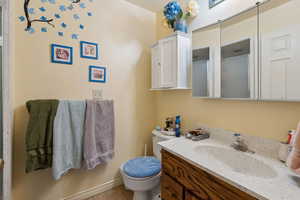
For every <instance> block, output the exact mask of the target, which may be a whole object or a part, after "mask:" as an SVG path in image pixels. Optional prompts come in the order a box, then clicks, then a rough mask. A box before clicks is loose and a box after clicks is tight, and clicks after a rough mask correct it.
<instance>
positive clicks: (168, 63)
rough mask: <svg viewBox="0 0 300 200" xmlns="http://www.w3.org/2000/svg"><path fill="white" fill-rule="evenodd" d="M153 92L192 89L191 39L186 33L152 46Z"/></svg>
mask: <svg viewBox="0 0 300 200" xmlns="http://www.w3.org/2000/svg"><path fill="white" fill-rule="evenodd" d="M151 54H152V88H151V90H174V89H190V88H191V86H190V85H191V84H190V74H191V38H190V36H189V35H187V34H184V33H179V32H176V33H175V34H173V35H171V36H169V37H166V38H163V39H161V40H160V41H159V42H158V43H156V44H155V45H153V46H152V48H151Z"/></svg>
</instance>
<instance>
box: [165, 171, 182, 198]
mask: <svg viewBox="0 0 300 200" xmlns="http://www.w3.org/2000/svg"><path fill="white" fill-rule="evenodd" d="M161 198H162V200H183V187H182V186H181V185H180V184H178V183H177V182H176V181H174V180H173V179H172V178H171V177H169V176H168V175H166V174H163V175H162V179H161Z"/></svg>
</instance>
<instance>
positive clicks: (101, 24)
mask: <svg viewBox="0 0 300 200" xmlns="http://www.w3.org/2000/svg"><path fill="white" fill-rule="evenodd" d="M15 2H18V3H16V9H15V13H14V16H13V19H14V20H15V21H14V22H16V24H15V29H16V37H15V49H16V52H15V53H16V60H15V66H14V73H13V79H14V83H13V84H14V96H15V97H14V105H13V107H14V114H15V119H14V120H15V121H14V147H13V151H14V159H13V199H14V200H58V199H61V198H63V197H66V196H68V195H71V194H74V193H78V192H80V191H83V190H86V189H89V188H91V187H93V186H97V185H100V184H102V183H105V182H107V181H110V180H112V179H114V178H117V177H119V172H118V171H119V167H120V165H121V163H123V162H124V161H126V160H128V159H129V158H133V157H135V156H138V155H142V154H143V149H144V144H145V143H147V144H148V146H149V147H150V144H151V143H150V142H151V134H150V132H151V129H152V128H153V127H154V125H155V120H154V119H155V108H154V103H153V102H154V95H153V93H151V92H149V90H148V89H149V88H150V74H151V71H150V49H149V46H150V45H151V44H153V43H154V42H155V39H156V35H155V28H156V27H155V22H156V21H155V20H156V18H155V17H156V16H155V14H154V13H152V12H149V11H147V10H144V9H141V8H139V7H136V6H134V5H132V4H130V3H128V2H126V1H123V0H113V1H107V0H97V1H94V3H89V1H87V3H86V4H87V6H88V7H89V8H87V9H89V10H91V11H92V12H93V14H94V16H93V17H84V15H82V18H81V22H83V23H84V24H85V25H86V30H85V31H83V32H82V34H81V35H80V39H81V40H85V41H90V42H97V43H99V45H100V59H99V60H97V61H95V60H87V59H81V58H79V41H80V40H73V39H70V36H69V35H70V34H71V33H72V31H73V30H75V28H76V26H75V24H73V25H72V27H73V28H74V29H73V30H71V31H69V32H66V36H65V37H63V38H60V37H58V36H57V31H58V30H60V27H59V25H57V26H56V28H51V27H48V29H49V32H48V33H40V32H39V31H37V33H35V34H32V35H30V34H28V33H26V32H24V28H25V27H24V24H22V23H20V22H19V21H17V17H18V16H20V15H23V11H22V9H23V8H22V6H23V4H22V3H20V2H19V1H15ZM31 2H32V3H31V7H35V3H39V2H40V1H31ZM66 2H67V1H66ZM48 5H49V4H48ZM57 6H58V5H56V8H53V12H54V9H56V10H57ZM87 9H86V10H85V11H82V12H80V11H79V14H81V13H86V12H87ZM56 10H55V11H56ZM70 14H71V12H65V13H63V19H64V21H65V22H66V23H68V24H71V23H74V22H73V21H74V20H73V19H72V16H71V15H70ZM34 27H36V29H39V28H40V27H41V25H39V24H34ZM51 43H57V44H62V45H68V46H73V47H74V64H73V65H71V66H69V65H62V64H52V63H50V44H51ZM89 65H100V66H102V65H103V66H106V67H107V69H108V82H107V83H106V84H99V83H98V84H97V83H89V82H88V66H89ZM95 88H102V89H103V92H104V97H105V98H107V99H113V100H114V101H115V115H116V155H115V158H114V159H113V160H112V161H111V162H110V163H109V164H107V165H103V166H99V167H97V168H96V169H94V170H91V171H85V170H76V171H72V172H71V173H69V174H67V175H66V176H64V177H63V178H62V179H61V180H60V181H57V182H55V181H54V180H53V179H52V176H51V170H43V171H37V172H34V173H30V174H25V166H24V163H25V158H26V155H25V145H24V143H25V131H26V125H27V121H28V114H27V111H26V109H25V106H24V104H25V102H26V101H27V100H30V99H39V98H43V99H44V98H57V99H86V98H92V89H95Z"/></svg>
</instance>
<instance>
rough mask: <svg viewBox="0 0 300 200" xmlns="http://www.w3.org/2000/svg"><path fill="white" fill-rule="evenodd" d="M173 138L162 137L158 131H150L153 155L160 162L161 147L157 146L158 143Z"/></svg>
mask: <svg viewBox="0 0 300 200" xmlns="http://www.w3.org/2000/svg"><path fill="white" fill-rule="evenodd" d="M173 138H174V136H166V135H163V134H162V133H161V132H160V131H156V130H154V131H152V143H153V154H154V156H155V157H156V158H157V159H159V160H161V154H160V150H161V147H160V146H159V145H158V143H159V142H162V141H166V140H170V139H173Z"/></svg>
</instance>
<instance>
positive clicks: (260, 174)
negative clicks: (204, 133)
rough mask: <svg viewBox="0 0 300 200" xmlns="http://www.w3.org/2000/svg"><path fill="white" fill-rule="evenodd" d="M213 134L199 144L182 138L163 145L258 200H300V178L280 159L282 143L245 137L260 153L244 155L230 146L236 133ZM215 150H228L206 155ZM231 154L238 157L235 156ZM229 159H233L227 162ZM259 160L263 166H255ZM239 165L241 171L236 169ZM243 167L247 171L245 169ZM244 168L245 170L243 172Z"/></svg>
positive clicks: (221, 132) (252, 148)
mask: <svg viewBox="0 0 300 200" xmlns="http://www.w3.org/2000/svg"><path fill="white" fill-rule="evenodd" d="M210 132H211V138H210V139H206V140H202V141H199V142H194V141H191V140H188V139H186V138H184V137H181V138H174V139H171V140H167V141H164V142H160V143H159V145H160V146H161V148H163V149H164V150H166V151H168V152H170V153H173V154H175V155H176V156H179V157H180V158H182V159H184V160H186V161H187V162H189V163H191V164H193V165H195V166H197V167H199V168H201V169H202V170H205V171H206V172H208V173H210V174H213V175H214V176H216V177H218V178H220V179H222V180H224V181H226V182H227V183H229V184H231V185H233V186H235V187H237V188H239V189H240V190H242V191H244V192H246V193H248V194H250V195H252V196H254V197H256V198H258V199H261V200H299V199H300V177H297V176H295V175H294V174H293V173H292V172H291V171H290V170H289V169H288V168H287V167H286V166H285V164H283V163H282V162H280V161H279V160H278V159H277V152H278V148H279V142H276V141H272V140H267V139H262V138H259V137H253V136H244V137H245V140H246V142H247V144H248V145H249V148H250V149H251V150H254V151H255V152H256V153H255V154H251V153H243V152H238V151H236V150H234V149H233V148H231V147H230V144H231V143H232V141H233V140H234V139H233V137H232V132H228V131H222V130H221V129H211V130H210ZM215 148H219V149H221V150H224V151H223V152H222V151H220V152H216V153H217V154H215V155H214V154H210V153H207V152H205V149H213V150H214V149H215ZM197 149H200V150H201V151H198V150H197ZM203 150H204V151H203ZM231 152H232V153H233V154H236V155H234V156H231V155H230V153H231ZM220 154H221V155H220ZM244 154H246V155H245V156H246V157H247V160H248V161H249V163H250V164H249V165H247V166H245V165H243V156H244ZM226 157H230V158H228V159H226ZM218 158H220V159H221V160H219V159H218ZM223 159H225V160H226V162H225V163H224V162H223V161H222V160H223ZM235 159H239V160H235ZM256 161H258V162H257V163H260V164H257V163H254V162H256ZM229 162H230V163H229ZM228 163H229V165H228ZM235 165H236V166H237V169H239V170H234V169H233V168H232V166H235ZM252 165H253V166H252ZM230 166H231V167H230ZM243 167H244V168H245V169H242V168H243ZM240 169H242V170H241V171H243V170H244V171H243V172H241V171H240ZM249 171H251V172H252V173H250V172H249ZM248 172H249V173H248Z"/></svg>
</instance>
